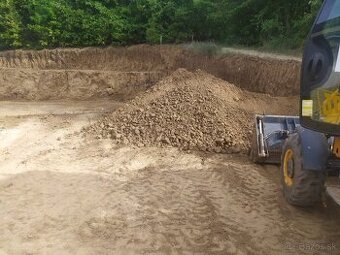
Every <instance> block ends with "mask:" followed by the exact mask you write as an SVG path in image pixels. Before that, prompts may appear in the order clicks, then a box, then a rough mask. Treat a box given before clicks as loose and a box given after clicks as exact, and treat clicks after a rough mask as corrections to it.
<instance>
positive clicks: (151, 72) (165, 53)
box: [0, 45, 300, 100]
mask: <svg viewBox="0 0 340 255" xmlns="http://www.w3.org/2000/svg"><path fill="white" fill-rule="evenodd" d="M178 68H185V69H187V70H189V71H193V72H194V71H196V70H197V69H201V70H204V71H206V72H208V73H210V74H212V75H214V76H216V77H219V78H222V79H224V80H226V81H229V82H231V83H234V84H237V86H239V87H241V88H244V89H247V90H249V91H254V92H261V93H269V94H271V95H275V96H289V95H298V92H299V70H300V62H299V61H296V60H282V59H275V58H262V57H254V56H246V55H242V54H239V55H237V54H234V55H226V56H223V57H219V58H214V57H209V56H205V55H201V54H196V53H193V52H190V51H187V50H184V49H182V48H178V47H174V46H148V45H139V46H132V47H120V48H119V47H118V48H112V47H111V48H103V49H101V48H86V49H55V50H42V51H20V50H19V51H6V52H0V71H1V72H0V84H1V89H0V99H2V100H3V99H28V100H46V99H82V100H83V99H91V98H98V97H101V98H119V97H120V96H122V95H123V96H125V95H126V97H130V98H131V97H133V96H135V95H137V94H138V93H140V92H142V91H145V90H146V89H147V88H149V87H151V86H152V85H154V84H155V83H156V82H158V81H159V80H160V79H161V78H163V77H166V76H167V75H169V74H171V73H172V72H174V71H175V70H177V69H178ZM131 88H133V89H131ZM132 90H133V91H135V92H134V93H133V94H131V91H132Z"/></svg>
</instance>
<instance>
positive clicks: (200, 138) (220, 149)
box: [87, 69, 281, 153]
mask: <svg viewBox="0 0 340 255" xmlns="http://www.w3.org/2000/svg"><path fill="white" fill-rule="evenodd" d="M259 97H263V98H268V97H269V96H268V95H259V94H256V93H251V92H246V91H242V90H241V89H240V88H238V87H236V86H234V85H232V84H230V83H228V82H225V81H223V80H221V79H218V78H216V77H214V76H212V75H209V74H207V73H205V72H204V71H200V70H198V71H196V72H195V73H191V72H189V71H187V70H185V69H179V70H177V71H175V72H174V73H173V74H172V75H170V76H168V77H167V78H165V79H163V80H162V81H160V82H159V83H158V84H157V85H155V86H154V87H153V88H152V89H150V90H148V91H147V92H145V93H144V94H142V95H141V96H139V97H136V98H135V99H133V100H132V101H130V102H129V103H128V104H127V105H126V106H124V107H123V108H121V109H119V110H118V111H116V112H114V113H113V114H111V115H109V116H106V117H104V118H103V119H101V120H100V121H98V122H97V123H95V124H94V125H92V126H90V127H89V128H88V129H87V132H89V133H92V134H94V135H95V136H96V137H97V138H98V139H101V138H111V139H113V140H114V141H115V142H116V143H118V144H132V145H137V146H174V147H178V148H181V149H183V150H201V151H213V152H217V153H240V152H247V151H248V149H249V146H250V142H249V141H250V136H251V133H252V125H253V118H254V111H256V107H254V105H253V104H254V101H256V102H259V100H260V101H261V99H260V98H259ZM253 100H254V101H253ZM262 101H263V100H262ZM258 105H259V106H260V105H261V103H258ZM262 105H267V103H266V102H262ZM269 107H270V106H269ZM280 107H281V106H280Z"/></svg>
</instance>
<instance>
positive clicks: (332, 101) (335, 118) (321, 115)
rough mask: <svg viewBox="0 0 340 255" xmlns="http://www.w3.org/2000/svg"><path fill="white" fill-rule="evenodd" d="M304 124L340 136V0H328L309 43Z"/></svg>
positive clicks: (304, 79) (303, 83)
mask: <svg viewBox="0 0 340 255" xmlns="http://www.w3.org/2000/svg"><path fill="white" fill-rule="evenodd" d="M300 120H301V125H302V126H304V127H305V128H307V129H312V130H315V131H317V132H321V133H325V134H329V135H333V136H340V1H338V0H325V1H324V3H323V7H322V9H321V11H320V13H319V15H318V18H317V19H316V21H315V23H314V25H313V28H312V30H311V32H310V34H309V38H308V40H307V42H306V45H305V50H304V56H303V62H302V73H301V112H300Z"/></svg>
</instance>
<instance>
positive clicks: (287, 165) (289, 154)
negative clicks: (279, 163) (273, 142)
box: [283, 149, 294, 187]
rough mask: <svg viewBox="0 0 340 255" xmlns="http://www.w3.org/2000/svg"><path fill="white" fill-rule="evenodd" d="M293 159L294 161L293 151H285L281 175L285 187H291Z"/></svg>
mask: <svg viewBox="0 0 340 255" xmlns="http://www.w3.org/2000/svg"><path fill="white" fill-rule="evenodd" d="M293 159H294V152H293V150H291V149H289V150H287V151H286V154H285V157H284V160H283V175H284V180H285V183H286V185H287V186H289V187H290V186H292V185H293V175H294V172H293V171H294V170H293V169H292V168H293Z"/></svg>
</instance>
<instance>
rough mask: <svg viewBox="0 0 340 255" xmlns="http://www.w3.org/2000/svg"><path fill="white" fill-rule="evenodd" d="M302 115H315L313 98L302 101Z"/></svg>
mask: <svg viewBox="0 0 340 255" xmlns="http://www.w3.org/2000/svg"><path fill="white" fill-rule="evenodd" d="M302 116H303V117H312V116H313V100H303V101H302Z"/></svg>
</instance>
